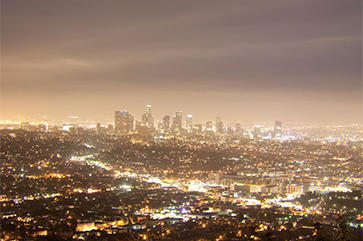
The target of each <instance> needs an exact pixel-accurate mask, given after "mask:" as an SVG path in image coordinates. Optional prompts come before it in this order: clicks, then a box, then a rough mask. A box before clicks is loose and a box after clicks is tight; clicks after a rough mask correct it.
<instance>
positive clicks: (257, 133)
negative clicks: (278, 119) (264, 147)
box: [253, 126, 261, 139]
mask: <svg viewBox="0 0 363 241" xmlns="http://www.w3.org/2000/svg"><path fill="white" fill-rule="evenodd" d="M260 135H261V126H254V127H253V138H254V139H258V137H260Z"/></svg>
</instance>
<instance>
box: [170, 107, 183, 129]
mask: <svg viewBox="0 0 363 241" xmlns="http://www.w3.org/2000/svg"><path fill="white" fill-rule="evenodd" d="M182 120H183V119H182V112H181V111H177V112H176V113H175V115H174V116H173V128H172V129H173V131H174V132H178V133H180V132H181V131H182Z"/></svg>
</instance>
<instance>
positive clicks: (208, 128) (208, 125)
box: [205, 121, 213, 131]
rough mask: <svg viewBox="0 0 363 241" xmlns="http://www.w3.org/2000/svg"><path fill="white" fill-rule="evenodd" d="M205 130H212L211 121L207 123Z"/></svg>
mask: <svg viewBox="0 0 363 241" xmlns="http://www.w3.org/2000/svg"><path fill="white" fill-rule="evenodd" d="M205 129H206V130H208V131H211V130H213V122H212V121H207V123H206V127H205Z"/></svg>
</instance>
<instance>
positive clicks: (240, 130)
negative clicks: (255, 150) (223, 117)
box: [235, 123, 243, 136]
mask: <svg viewBox="0 0 363 241" xmlns="http://www.w3.org/2000/svg"><path fill="white" fill-rule="evenodd" d="M235 134H236V135H237V136H240V135H243V130H242V128H241V123H237V124H236V129H235Z"/></svg>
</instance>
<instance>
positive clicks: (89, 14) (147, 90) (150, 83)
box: [0, 0, 363, 124]
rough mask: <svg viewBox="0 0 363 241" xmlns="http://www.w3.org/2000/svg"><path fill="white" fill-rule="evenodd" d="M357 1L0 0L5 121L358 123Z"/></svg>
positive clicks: (359, 11)
mask: <svg viewBox="0 0 363 241" xmlns="http://www.w3.org/2000/svg"><path fill="white" fill-rule="evenodd" d="M362 9H363V8H362V2H361V1H360V0H348V1H341V0H319V1H316V0H303V1H298V0H296V1H291V0H274V1H271V0H254V1H240V0H238V1H237V0H230V1H220V0H216V1H214V0H176V1H170V0H165V1H164V0H153V1H140V0H133V1H126V0H124V1H120V0H117V1H111V0H106V1H99V0H97V1H95V0H87V1H85V0H84V1H73V0H72V1H68V0H62V1H52V0H42V1H40V0H32V1H21V0H11V1H10V0H8V1H7V0H4V1H1V31H0V32H1V88H0V89H1V108H0V110H1V112H0V115H1V119H7V118H15V117H19V116H21V117H25V118H37V117H41V116H49V117H54V118H65V117H67V116H79V117H82V118H94V119H112V118H113V116H114V112H115V111H116V110H128V111H129V112H130V113H132V114H134V115H135V119H137V120H141V115H142V114H143V113H144V112H145V111H146V105H148V104H150V105H152V112H153V116H154V119H155V120H156V119H161V118H162V115H173V114H174V113H175V111H177V110H182V111H183V115H184V119H185V116H186V115H187V114H191V115H193V118H194V120H195V122H202V121H205V120H215V118H216V116H220V117H221V118H222V120H223V121H225V122H231V123H232V122H236V121H241V122H244V121H245V122H259V121H275V120H282V121H283V122H309V123H321V124H352V123H357V124H362V121H363V120H362V118H363V105H362Z"/></svg>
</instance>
